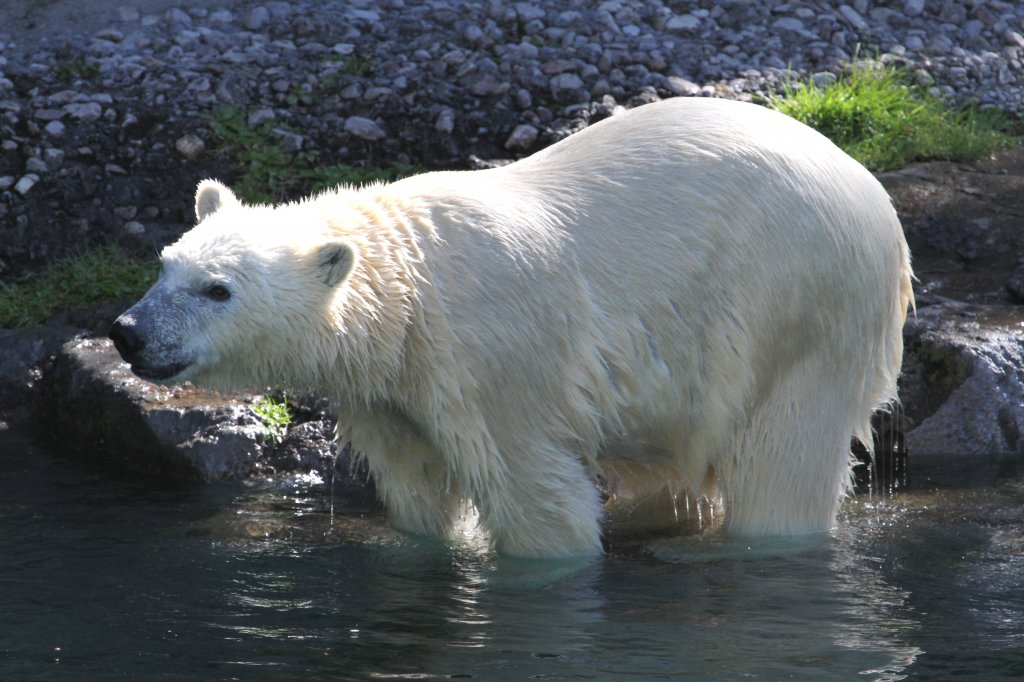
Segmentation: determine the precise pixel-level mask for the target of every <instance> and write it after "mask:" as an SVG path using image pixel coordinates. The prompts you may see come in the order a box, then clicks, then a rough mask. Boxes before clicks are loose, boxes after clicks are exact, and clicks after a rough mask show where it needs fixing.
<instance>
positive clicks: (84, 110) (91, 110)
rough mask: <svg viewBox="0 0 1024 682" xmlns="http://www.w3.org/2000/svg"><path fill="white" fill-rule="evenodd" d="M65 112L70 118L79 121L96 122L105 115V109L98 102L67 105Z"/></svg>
mask: <svg viewBox="0 0 1024 682" xmlns="http://www.w3.org/2000/svg"><path fill="white" fill-rule="evenodd" d="M64 111H65V113H67V115H68V116H70V117H71V118H74V119H78V120H79V121H96V120H98V119H99V117H100V116H102V115H103V107H102V106H100V105H99V104H98V103H96V102H75V103H72V104H65V105H64Z"/></svg>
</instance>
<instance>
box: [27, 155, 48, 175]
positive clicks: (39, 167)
mask: <svg viewBox="0 0 1024 682" xmlns="http://www.w3.org/2000/svg"><path fill="white" fill-rule="evenodd" d="M25 170H26V171H28V173H30V174H33V173H34V174H40V173H46V172H48V171H49V170H50V167H49V166H47V165H46V162H45V161H43V160H42V159H40V158H38V157H36V156H33V157H30V158H29V159H28V160H27V161H26V162H25Z"/></svg>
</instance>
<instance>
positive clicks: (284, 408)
mask: <svg viewBox="0 0 1024 682" xmlns="http://www.w3.org/2000/svg"><path fill="white" fill-rule="evenodd" d="M252 411H253V412H254V413H256V416H257V417H258V418H259V420H260V422H262V424H263V428H265V429H266V430H267V438H269V439H270V442H271V443H280V442H281V440H282V439H283V438H284V437H285V434H287V433H288V426H289V425H290V424H291V423H292V411H291V408H289V407H288V397H287V396H286V395H285V394H284V393H279V392H275V393H274V394H271V395H265V396H263V397H262V398H260V399H259V400H257V401H256V402H255V403H254V404H253V406H252Z"/></svg>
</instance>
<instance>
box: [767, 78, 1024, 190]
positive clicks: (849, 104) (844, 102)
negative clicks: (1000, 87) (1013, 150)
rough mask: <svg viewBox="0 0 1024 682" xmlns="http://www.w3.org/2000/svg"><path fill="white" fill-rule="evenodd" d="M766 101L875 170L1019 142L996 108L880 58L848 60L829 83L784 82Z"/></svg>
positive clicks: (983, 152) (967, 156) (978, 153)
mask: <svg viewBox="0 0 1024 682" xmlns="http://www.w3.org/2000/svg"><path fill="white" fill-rule="evenodd" d="M769 104H770V105H771V106H773V107H774V108H776V109H778V110H779V111H781V112H782V113H784V114H788V115H789V116H792V117H793V118H795V119H797V120H798V121H801V122H803V123H806V124H807V125H809V126H811V127H812V128H814V129H816V130H818V131H819V132H821V133H822V134H823V135H825V136H826V137H828V138H829V139H831V140H832V141H833V142H835V143H836V144H837V145H838V146H839V147H841V148H842V149H843V150H844V151H846V153H848V154H849V155H850V156H852V157H853V158H855V159H857V160H858V161H860V162H861V163H862V164H864V165H865V166H867V167H868V168H870V169H871V170H873V171H885V170H892V169H895V168H901V167H903V166H905V165H907V164H908V163H910V162H912V161H924V160H950V161H967V160H972V159H978V158H982V157H984V156H987V155H989V154H991V153H992V152H994V151H996V150H998V149H1002V148H1005V147H1009V146H1013V145H1014V144H1020V142H1021V138H1020V137H1019V136H1015V135H1014V134H1012V133H1011V132H1010V131H1011V129H1012V125H1013V121H1012V120H1011V119H1010V118H1009V117H1007V116H1006V115H1005V114H1003V113H1001V112H999V111H996V110H979V109H977V108H976V107H973V106H963V107H951V106H949V105H948V104H947V102H946V101H945V100H944V99H942V98H940V97H936V96H935V95H932V94H930V93H929V92H928V90H927V88H925V87H922V86H920V85H917V84H915V83H913V82H912V81H911V79H910V77H909V76H908V75H907V74H905V73H902V72H899V71H896V70H894V69H891V68H888V67H883V66H878V65H870V64H869V65H866V66H865V65H861V66H856V67H852V68H850V69H849V70H847V72H846V73H844V74H842V75H841V76H840V77H839V79H838V80H837V81H836V82H835V83H834V84H832V85H829V86H826V87H824V88H818V87H816V86H815V85H814V84H813V83H810V82H805V83H797V84H790V85H788V86H787V87H786V88H785V89H784V91H783V93H782V94H781V95H780V96H778V97H776V98H773V99H772V100H771V101H770V102H769Z"/></svg>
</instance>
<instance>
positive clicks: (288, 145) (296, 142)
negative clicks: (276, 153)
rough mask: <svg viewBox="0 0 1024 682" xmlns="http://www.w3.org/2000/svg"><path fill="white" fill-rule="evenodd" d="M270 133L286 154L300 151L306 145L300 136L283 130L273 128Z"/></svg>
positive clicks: (304, 139)
mask: <svg viewBox="0 0 1024 682" xmlns="http://www.w3.org/2000/svg"><path fill="white" fill-rule="evenodd" d="M270 133H271V135H273V136H274V138H275V139H276V140H277V141H278V142H279V143H280V144H281V148H282V149H284V150H285V151H288V152H297V151H300V150H301V149H302V147H303V145H304V144H305V143H306V138H304V137H303V136H302V135H300V134H299V133H296V132H294V131H291V130H287V129H285V128H273V129H271V131H270Z"/></svg>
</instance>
